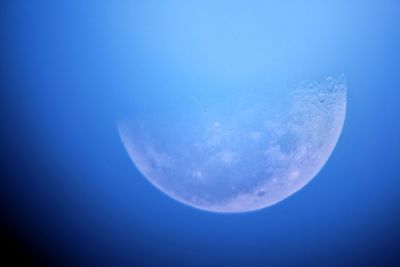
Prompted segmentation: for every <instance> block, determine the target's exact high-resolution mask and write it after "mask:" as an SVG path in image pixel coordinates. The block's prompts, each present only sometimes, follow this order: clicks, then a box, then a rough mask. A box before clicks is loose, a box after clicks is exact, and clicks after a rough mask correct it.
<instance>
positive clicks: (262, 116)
mask: <svg viewBox="0 0 400 267" xmlns="http://www.w3.org/2000/svg"><path fill="white" fill-rule="evenodd" d="M191 98H193V97H188V101H191ZM286 98H287V99H283V100H282V103H285V104H284V105H283V106H284V107H283V108H276V107H271V106H270V105H267V104H266V105H265V106H263V99H258V100H257V101H259V102H258V103H250V102H246V101H243V102H241V104H240V105H239V107H240V110H236V111H232V112H225V113H224V115H221V114H220V112H219V110H218V108H215V107H214V109H211V110H212V111H210V112H208V114H206V115H198V114H197V113H201V112H203V111H199V110H197V109H196V108H193V109H189V110H187V113H188V114H189V115H187V116H186V117H185V118H186V119H184V120H177V121H173V126H171V127H169V128H157V124H159V123H160V122H161V120H165V118H160V119H155V118H147V119H137V118H135V119H130V118H129V117H128V118H127V119H126V120H122V121H121V122H119V124H118V129H119V133H120V136H121V139H122V141H123V143H124V145H125V147H126V149H127V151H128V153H129V155H130V157H131V158H132V160H133V162H134V163H135V165H136V166H137V168H138V169H139V170H140V171H141V173H142V174H143V175H144V176H145V177H146V178H147V179H148V180H149V181H150V182H151V183H152V184H153V185H155V186H156V187H157V188H158V189H160V190H161V191H163V192H164V193H166V194H167V195H169V196H171V197H172V198H174V199H176V200H178V201H180V202H183V203H185V204H188V205H190V206H193V207H196V208H200V209H204V210H208V211H215V212H245V211H252V210H257V209H261V208H264V207H267V206H270V205H273V204H275V203H277V202H279V201H281V200H283V199H285V198H286V197H288V196H290V195H291V194H293V193H294V192H296V191H298V190H299V189H301V188H302V187H303V186H304V185H306V184H307V183H308V182H309V181H310V180H311V179H312V178H313V177H314V176H315V175H316V174H317V173H318V172H319V171H320V169H321V168H322V167H323V165H324V164H325V162H326V161H327V160H328V158H329V156H330V154H331V153H332V151H333V149H334V148H335V145H336V143H337V141H338V138H339V136H340V133H341V130H342V128H343V123H344V119H345V113H346V103H347V99H346V82H345V79H344V77H339V78H331V77H329V78H327V79H326V80H324V81H321V82H314V83H308V84H302V85H300V86H299V87H298V88H296V89H293V90H290V91H289V93H288V94H287V95H286ZM264 100H265V103H268V101H267V98H266V99H264ZM192 101H193V100H192ZM195 102H196V103H194V106H196V105H198V104H199V103H200V101H199V100H197V99H195ZM200 105H201V109H204V107H203V104H200ZM271 109H272V110H271ZM274 109H276V110H274ZM192 115H193V116H192ZM143 118H146V116H144V117H143ZM173 118H174V116H172V117H171V123H172V120H174V119H173ZM150 125H151V126H152V127H149V126H150ZM164 125H165V121H164ZM160 127H161V126H160ZM164 132H166V134H164ZM160 133H161V134H160Z"/></svg>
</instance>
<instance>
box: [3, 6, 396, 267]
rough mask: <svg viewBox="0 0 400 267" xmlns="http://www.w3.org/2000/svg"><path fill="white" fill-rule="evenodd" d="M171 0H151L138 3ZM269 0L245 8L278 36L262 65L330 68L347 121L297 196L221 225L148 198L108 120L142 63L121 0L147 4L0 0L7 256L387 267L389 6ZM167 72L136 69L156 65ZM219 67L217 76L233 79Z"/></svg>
mask: <svg viewBox="0 0 400 267" xmlns="http://www.w3.org/2000/svg"><path fill="white" fill-rule="evenodd" d="M61 2H62V3H61ZM172 2H173V1H153V3H152V5H153V6H152V7H150V9H151V10H162V9H168V8H171V7H170V6H171V3H172ZM216 2H218V3H219V4H218V5H220V6H219V7H218V8H216V10H217V11H215V12H217V14H218V12H223V10H225V7H226V6H232V5H233V4H232V3H234V4H235V5H233V6H236V8H237V9H238V10H240V9H242V8H249V9H250V10H251V5H253V4H254V5H255V4H256V2H254V3H253V2H252V1H229V2H228V1H226V2H225V3H224V2H223V1H216ZM250 2H252V3H250ZM268 2H269V1H263V4H262V7H263V8H264V9H261V11H260V10H259V11H258V12H260V13H261V14H262V12H263V10H265V13H266V15H265V16H266V17H268V18H270V20H271V23H272V25H273V26H271V27H270V28H268V29H267V30H266V37H265V38H269V37H271V36H272V37H271V38H272V39H273V40H275V39H274V38H278V39H279V37H280V36H281V34H283V35H285V34H287V36H286V37H284V38H282V39H280V41H281V43H280V44H281V45H282V46H283V47H284V48H282V50H279V49H280V47H281V45H276V46H274V45H273V44H274V42H271V43H273V44H271V49H276V53H274V55H275V58H272V59H271V62H272V63H274V64H275V66H276V68H274V67H273V64H272V63H271V64H272V65H271V71H272V72H273V71H274V70H275V71H276V72H277V73H278V72H279V73H281V74H282V73H285V69H287V71H288V72H290V73H292V74H293V76H296V77H297V78H298V77H309V76H310V75H314V74H316V75H317V76H323V75H325V74H330V73H335V74H336V73H344V74H345V75H346V78H347V83H348V113H347V118H346V124H345V127H344V131H343V134H342V136H341V139H340V141H339V143H338V145H337V147H336V149H335V151H334V153H333V155H332V156H331V158H330V160H329V161H328V163H327V164H326V166H325V167H324V168H323V170H322V171H321V172H320V174H319V175H318V176H317V177H316V178H315V179H314V180H313V181H312V182H311V183H310V184H309V185H307V186H306V187H305V188H304V189H302V190H301V191H300V192H298V193H296V194H295V195H293V196H292V197H290V198H289V199H287V200H285V201H283V202H281V203H279V204H278V205H275V206H273V207H270V208H267V209H264V210H261V211H258V212H253V213H245V214H236V215H220V214H214V213H208V212H204V211H199V210H196V209H193V208H190V207H187V206H184V205H182V204H180V203H178V202H176V201H174V200H172V199H170V198H168V197H167V196H165V195H163V194H162V193H160V192H159V191H158V190H157V189H155V188H154V187H153V186H151V185H150V184H149V183H148V182H147V181H146V179H144V178H143V177H142V176H141V174H140V173H139V172H138V170H137V169H136V168H135V166H134V165H133V164H132V162H131V160H130V159H129V157H128V155H127V153H126V151H125V149H124V147H123V145H122V143H121V141H120V139H119V136H118V132H117V129H116V125H115V120H116V118H118V116H119V114H120V113H122V112H123V110H124V107H125V106H126V104H127V103H129V101H128V100H129V99H130V97H131V98H136V99H140V97H141V94H142V92H141V88H140V87H139V86H138V85H137V82H135V81H137V79H136V78H137V77H135V73H136V72H135V69H136V68H137V64H136V62H139V61H140V62H142V63H143V62H147V61H146V57H145V55H143V54H141V53H139V52H138V51H141V50H140V49H139V45H137V46H135V42H136V39H135V38H133V37H131V36H132V35H131V34H132V32H134V31H135V30H134V29H135V27H137V25H136V26H135V24H134V23H135V18H140V17H141V16H146V14H145V13H142V12H139V11H136V10H135V5H137V6H140V5H142V4H143V3H145V1H132V3H129V2H128V1H100V0H99V1H45V0H42V1H41V0H36V1H33V0H32V1H22V0H13V1H7V0H3V1H2V2H1V3H0V7H1V10H0V12H1V13H0V23H1V24H0V25H1V44H0V47H1V54H0V60H1V61H0V62H1V64H0V71H1V80H0V81H1V84H0V85H1V98H0V99H1V105H0V114H1V115H0V116H1V133H0V134H1V137H2V138H1V140H2V141H1V152H2V165H3V166H2V169H1V171H2V173H1V177H0V178H1V180H0V185H1V187H0V190H1V192H0V199H1V204H0V206H1V215H2V218H1V223H2V225H1V227H2V228H1V234H2V243H4V244H5V245H6V247H8V250H5V253H7V254H8V255H7V257H9V258H13V257H14V255H13V253H14V254H15V253H17V254H15V259H14V260H15V261H16V262H20V261H23V260H22V259H25V260H27V261H28V262H31V263H37V264H51V265H54V264H55V265H58V266H63V265H65V266H77V265H85V266H88V265H93V266H289V265H295V266H359V265H361V264H362V265H363V266H366V265H371V266H389V265H396V263H400V261H399V258H398V255H399V253H400V241H399V240H400V230H399V225H400V217H399V216H400V195H399V187H400V181H399V176H400V175H399V171H398V164H399V149H400V143H399V135H400V129H399V128H400V126H399V115H400V105H399V103H398V102H399V99H400V91H399V90H400V86H399V77H400V76H399V75H400V73H399V72H400V52H399V48H400V27H399V25H400V2H399V1H307V3H304V2H305V1H279V3H278V1H276V3H268ZM271 2H272V1H271ZM146 3H150V1H147V2H146ZM182 3H183V2H182ZM260 3H261V2H260V1H259V2H257V4H260ZM208 4H209V3H208ZM180 5H181V4H180V3H178V2H177V1H174V5H173V7H174V8H179V6H180ZM190 5H191V4H188V3H186V4H185V6H186V7H188V6H189V7H190ZM204 5H207V4H206V3H204ZM193 10H196V8H194V9H193ZM155 14H156V15H155V18H157V13H155ZM249 14H251V12H249ZM189 17H190V16H189ZM217 17H218V16H217ZM222 17H223V16H222ZM130 19H131V20H130ZM233 20H234V18H233ZM130 22H132V24H131V25H130V24H129V23H130ZM274 22H279V23H277V24H273V23H274ZM155 23H156V22H155ZM211 26H212V25H211ZM211 26H210V27H211ZM131 27H132V28H131ZM149 32H150V33H151V29H150V30H149ZM158 45H160V44H158ZM161 46H162V45H161ZM145 47H146V45H145ZM215 51H219V50H215ZM176 53H179V50H178V51H177V52H176ZM215 53H217V52H215ZM156 56H157V55H156ZM156 56H155V57H156ZM226 57H227V58H229V54H227V55H226ZM152 60H153V59H152ZM166 62H167V63H168V60H167V59H166V61H165V62H164V61H162V62H161V63H160V62H158V61H157V62H156V63H152V61H151V60H150V61H148V65H149V66H150V67H151V66H152V64H159V65H157V66H156V69H158V70H159V69H161V70H163V69H164V68H166V66H167V63H166ZM163 64H165V65H163ZM177 64H178V63H177ZM246 64H248V65H252V62H251V61H250V62H246ZM268 66H269V65H266V67H267V68H268ZM168 67H169V68H174V67H175V66H174V65H170V66H168ZM220 67H221V68H222V69H224V67H226V66H224V65H222V66H220ZM176 68H177V69H178V67H176ZM217 69H218V68H217ZM219 69H220V68H219ZM189 71H190V68H189ZM229 71H230V70H229V69H226V72H224V73H225V74H226V76H225V77H229V75H234V73H231V72H229ZM251 73H252V72H249V73H248V74H247V75H252V74H251ZM143 75H146V73H145V74H143ZM147 75H149V76H151V75H150V74H147ZM205 75H206V74H205ZM282 75H283V74H282ZM291 77H292V76H291ZM150 78H153V79H154V80H157V79H158V77H150ZM127 91H128V92H131V96H130V97H126V96H127V95H126V92H127ZM160 94H161V95H162V94H168V93H167V92H165V91H162V92H161V91H160Z"/></svg>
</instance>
